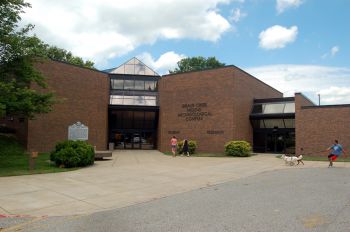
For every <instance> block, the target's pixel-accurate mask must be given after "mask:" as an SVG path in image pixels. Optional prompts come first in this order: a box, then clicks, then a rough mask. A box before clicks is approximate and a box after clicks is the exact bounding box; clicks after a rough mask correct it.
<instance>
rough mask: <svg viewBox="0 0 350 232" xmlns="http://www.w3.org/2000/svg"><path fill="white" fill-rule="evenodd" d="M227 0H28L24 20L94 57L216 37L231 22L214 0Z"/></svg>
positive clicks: (222, 0) (50, 37)
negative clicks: (162, 41) (168, 41)
mask: <svg viewBox="0 0 350 232" xmlns="http://www.w3.org/2000/svg"><path fill="white" fill-rule="evenodd" d="M230 1H231V0H206V1H202V0H191V1H187V0H153V1H150V0H133V1H126V0H123V1H122V0H119V1H116V0H100V1H95V0H74V1H71V0H60V1H46V0H29V2H30V3H31V4H32V8H31V9H27V12H26V13H25V14H23V15H22V18H23V23H33V24H35V25H36V28H35V30H34V32H35V33H36V34H37V35H38V36H39V37H40V38H42V39H43V40H44V41H45V42H47V43H50V44H52V45H57V46H59V47H62V48H65V49H67V50H70V51H72V52H73V53H74V54H76V55H78V56H82V57H83V58H87V59H93V60H94V61H96V62H102V61H105V60H106V58H112V57H116V56H121V55H123V54H126V53H128V52H130V51H132V50H134V49H135V48H137V47H138V46H140V45H143V44H152V43H155V42H156V41H157V40H159V39H183V38H186V39H199V40H205V41H212V42H215V41H217V40H219V39H220V37H221V36H222V34H223V33H225V32H227V31H229V30H230V28H231V25H230V23H229V22H228V20H226V19H225V18H224V17H223V16H222V15H221V14H220V12H219V10H218V5H219V4H228V3H229V2H230Z"/></svg>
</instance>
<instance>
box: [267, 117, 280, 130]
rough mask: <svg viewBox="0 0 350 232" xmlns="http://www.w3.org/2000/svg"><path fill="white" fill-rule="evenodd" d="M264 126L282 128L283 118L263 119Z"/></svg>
mask: <svg viewBox="0 0 350 232" xmlns="http://www.w3.org/2000/svg"><path fill="white" fill-rule="evenodd" d="M264 122H265V127H266V128H275V127H278V128H284V123H283V119H264Z"/></svg>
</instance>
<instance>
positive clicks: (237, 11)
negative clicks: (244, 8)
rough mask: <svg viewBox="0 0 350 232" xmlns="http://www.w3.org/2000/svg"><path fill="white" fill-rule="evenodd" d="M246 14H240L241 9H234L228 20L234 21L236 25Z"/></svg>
mask: <svg viewBox="0 0 350 232" xmlns="http://www.w3.org/2000/svg"><path fill="white" fill-rule="evenodd" d="M246 16H247V14H246V13H244V12H241V9H238V8H237V9H235V10H232V11H231V16H230V20H232V21H234V22H235V23H238V22H239V21H240V20H241V19H242V18H244V17H246Z"/></svg>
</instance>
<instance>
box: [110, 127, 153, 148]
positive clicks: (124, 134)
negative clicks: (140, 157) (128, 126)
mask: <svg viewBox="0 0 350 232" xmlns="http://www.w3.org/2000/svg"><path fill="white" fill-rule="evenodd" d="M112 133H113V134H114V148H116V149H154V148H155V147H154V146H155V143H154V141H155V137H156V134H155V132H144V131H143V132H142V131H138V132H135V131H134V132H132V131H131V132H130V131H127V130H126V131H115V132H112Z"/></svg>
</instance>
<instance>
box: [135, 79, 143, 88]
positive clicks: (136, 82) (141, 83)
mask: <svg viewBox="0 0 350 232" xmlns="http://www.w3.org/2000/svg"><path fill="white" fill-rule="evenodd" d="M144 89H145V82H144V81H135V90H144Z"/></svg>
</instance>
